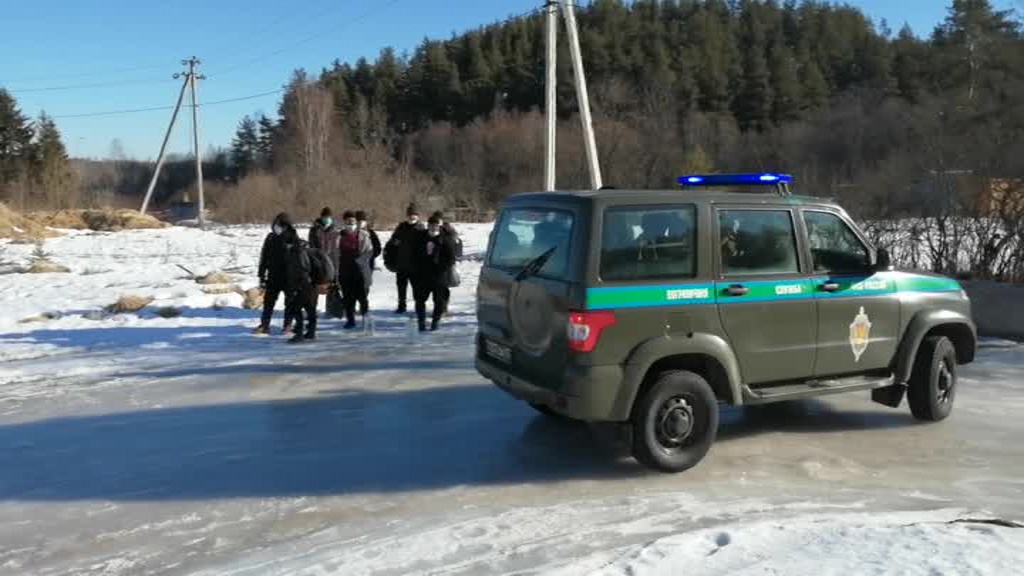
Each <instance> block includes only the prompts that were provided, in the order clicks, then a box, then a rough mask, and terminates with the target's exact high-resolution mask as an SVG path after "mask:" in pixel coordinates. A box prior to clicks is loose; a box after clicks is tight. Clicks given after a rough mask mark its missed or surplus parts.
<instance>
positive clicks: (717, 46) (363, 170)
mask: <svg viewBox="0 0 1024 576" xmlns="http://www.w3.org/2000/svg"><path fill="white" fill-rule="evenodd" d="M579 21H580V26H581V28H582V33H581V41H582V45H583V55H584V61H585V63H586V66H587V73H588V76H589V79H590V82H591V85H592V98H593V100H594V108H595V127H596V131H597V134H598V145H599V149H600V156H601V162H602V166H603V169H604V171H605V174H606V178H605V179H606V181H607V182H609V183H611V184H613V185H616V186H619V187H666V186H671V185H672V183H673V182H674V179H675V177H676V176H677V175H679V174H681V173H684V172H687V171H698V170H699V171H709V170H720V171H728V170H769V169H771V170H786V171H790V172H793V173H795V174H796V176H797V179H798V182H799V188H800V190H802V191H804V192H806V193H813V194H820V195H839V196H842V197H843V198H844V200H845V201H846V202H847V203H848V204H850V205H851V206H853V207H856V208H857V210H858V211H859V212H861V213H862V214H863V215H865V216H870V215H872V214H881V213H883V212H884V213H885V215H899V214H900V213H902V212H907V213H909V212H913V211H914V210H916V209H920V208H921V203H920V198H918V197H916V196H915V194H919V193H920V192H921V190H922V189H928V190H938V189H942V188H943V187H946V188H948V187H949V183H945V182H944V181H943V180H944V179H943V175H945V174H953V173H963V172H965V171H969V172H971V173H973V174H976V175H979V176H991V177H999V178H1013V177H1020V176H1024V174H1022V173H1021V172H1022V171H1024V163H1021V162H1019V160H1018V159H1019V158H1022V157H1024V140H1022V138H1021V134H1022V130H1024V99H1022V98H1021V96H1022V95H1024V39H1022V36H1021V29H1020V24H1019V21H1018V20H1016V19H1015V17H1014V15H1013V14H1012V13H1009V12H1001V11H997V10H995V9H993V8H992V6H991V5H990V3H989V2H988V1H987V0H954V1H953V2H952V4H951V5H950V6H949V9H948V16H947V18H946V19H945V21H944V22H943V23H942V24H941V25H940V26H938V27H937V28H936V29H935V30H934V31H933V32H932V33H931V35H930V36H929V37H928V38H920V37H918V36H916V35H915V34H914V33H913V32H912V31H911V30H909V29H908V28H906V27H904V28H903V29H901V30H900V31H899V32H896V33H893V32H892V31H891V30H889V29H888V28H887V27H886V25H885V24H884V23H883V24H881V25H878V26H876V25H874V24H873V23H872V22H871V20H870V19H869V18H868V17H867V16H866V15H865V14H864V13H862V12H861V11H859V10H858V9H856V8H852V7H849V6H843V5H835V4H831V3H826V2H816V1H807V2H801V3H798V2H795V1H792V0H791V1H787V2H785V3H779V2H773V1H769V2H764V1H757V0H741V1H734V2H726V1H724V0H671V1H658V0H639V1H636V2H632V3H627V2H623V1H621V0H597V1H595V2H593V3H592V4H591V5H589V6H587V7H584V8H581V9H580V13H579ZM559 49H560V60H559V77H560V82H561V83H560V87H559V109H558V113H559V118H560V120H561V122H560V135H559V136H560V143H559V159H560V163H559V185H560V187H565V188H571V187H581V186H584V185H585V182H586V179H585V172H584V164H583V154H582V146H581V140H580V138H579V128H578V123H577V120H576V117H575V115H576V109H577V105H576V102H575V92H574V90H573V88H572V84H571V70H570V68H569V66H568V62H569V59H568V53H567V47H566V46H565V45H561V46H560V47H559ZM543 51H544V41H543V30H542V16H541V15H539V14H537V15H532V16H530V17H525V18H519V19H513V20H511V21H508V22H503V23H499V24H494V25H491V26H486V27H483V28H480V29H477V30H472V31H469V32H467V33H465V34H462V35H458V36H455V37H453V38H450V39H447V40H430V39H427V40H424V41H423V43H422V44H421V45H420V46H419V47H418V48H417V49H416V50H415V52H413V53H412V54H410V55H408V56H400V55H398V54H396V53H395V52H394V50H391V49H385V50H383V51H382V52H381V54H380V56H379V57H378V58H377V59H376V60H375V61H373V62H370V61H367V60H359V61H358V62H355V63H353V64H349V63H341V62H335V63H333V64H332V65H331V66H330V67H329V68H326V69H324V70H322V71H321V72H320V73H319V74H317V75H315V76H313V75H309V74H307V73H306V72H303V71H299V72H296V73H295V76H294V77H293V78H292V79H291V82H290V84H289V88H288V91H287V93H286V96H285V97H284V99H283V101H282V103H281V106H280V110H279V118H277V119H268V118H265V117H264V118H258V119H257V118H246V119H243V120H242V122H241V124H240V126H239V130H238V135H237V137H236V139H235V142H234V144H233V146H232V151H231V153H230V155H229V156H230V158H231V162H232V168H231V170H232V172H233V174H234V180H235V181H236V182H237V183H238V184H237V187H229V189H228V190H225V191H224V197H223V199H225V200H228V199H230V201H231V202H233V203H235V202H239V201H241V199H248V200H252V201H254V202H255V204H257V205H262V204H263V199H264V197H265V196H267V195H272V196H274V197H275V199H276V198H278V195H283V197H284V198H286V199H287V201H288V202H289V203H295V204H298V205H299V206H302V207H304V208H306V209H312V208H313V206H314V205H316V204H318V203H320V202H322V201H326V200H328V199H332V200H333V201H334V203H339V201H340V202H341V203H349V204H358V203H362V204H369V205H371V206H370V207H372V208H375V209H377V210H378V211H381V212H384V213H386V214H388V215H391V214H392V213H393V211H394V210H397V209H398V208H399V207H400V206H401V205H402V204H403V203H404V201H405V200H406V199H407V198H408V197H409V196H413V195H415V196H424V195H431V196H441V197H444V198H446V199H448V200H449V201H450V202H454V201H458V202H460V203H463V204H466V205H470V206H474V207H478V208H487V207H491V206H493V205H494V204H495V203H496V202H497V201H499V200H500V199H501V198H502V197H504V196H505V195H507V194H510V193H513V192H516V191H522V190H530V189H535V188H537V187H538V186H539V185H540V179H541V177H540V171H541V170H540V166H541V165H542V154H543V140H542V134H543V130H542V122H543V117H542V112H541V107H542V104H543V83H542V78H543ZM270 180H273V181H272V182H271V181H270ZM267 209H269V207H268V208H267ZM253 215H254V214H253Z"/></svg>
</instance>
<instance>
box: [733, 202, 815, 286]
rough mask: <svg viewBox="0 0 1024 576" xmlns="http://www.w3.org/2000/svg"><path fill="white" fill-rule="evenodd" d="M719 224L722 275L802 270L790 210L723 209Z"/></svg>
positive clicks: (791, 272) (780, 272)
mask: <svg viewBox="0 0 1024 576" xmlns="http://www.w3.org/2000/svg"><path fill="white" fill-rule="evenodd" d="M718 226H719V239H720V240H721V243H722V245H721V251H722V274H725V275H752V274H793V273H797V272H799V271H800V263H799V260H798V259H797V249H796V234H795V233H794V230H793V218H792V216H791V214H790V212H789V211H788V210H722V211H721V212H719V213H718Z"/></svg>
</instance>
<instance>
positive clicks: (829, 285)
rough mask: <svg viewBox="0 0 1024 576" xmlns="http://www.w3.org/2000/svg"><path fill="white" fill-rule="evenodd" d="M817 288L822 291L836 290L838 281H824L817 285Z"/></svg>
mask: <svg viewBox="0 0 1024 576" xmlns="http://www.w3.org/2000/svg"><path fill="white" fill-rule="evenodd" d="M819 288H820V289H821V291H822V292H838V291H839V283H838V282H825V283H824V284H822V285H821V286H819Z"/></svg>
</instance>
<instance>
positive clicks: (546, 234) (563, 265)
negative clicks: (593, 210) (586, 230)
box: [488, 208, 574, 279]
mask: <svg viewBox="0 0 1024 576" xmlns="http://www.w3.org/2000/svg"><path fill="white" fill-rule="evenodd" d="M573 223H574V219H573V215H572V213H571V212H568V211H566V210H553V209H547V208H512V209H508V210H505V211H504V212H503V213H502V215H501V220H500V221H499V222H498V226H497V227H496V228H495V230H494V243H493V245H492V247H491V254H490V260H489V262H488V263H489V264H490V265H491V266H493V267H495V268H502V269H506V270H509V271H510V272H519V271H520V270H521V269H522V268H523V267H524V266H526V265H527V264H529V263H530V261H531V260H534V259H535V258H537V257H539V256H541V255H542V254H544V253H545V252H546V251H548V250H550V249H551V248H554V249H555V250H554V252H552V253H551V256H550V257H549V258H548V260H547V262H545V263H544V266H543V267H541V269H540V270H539V271H538V272H537V275H538V276H545V277H548V278H555V279H564V278H566V277H567V276H568V272H569V244H570V239H571V238H572V229H573Z"/></svg>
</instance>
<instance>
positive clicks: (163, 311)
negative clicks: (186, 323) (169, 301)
mask: <svg viewBox="0 0 1024 576" xmlns="http://www.w3.org/2000/svg"><path fill="white" fill-rule="evenodd" d="M156 315H157V316H159V317H161V318H178V317H180V316H181V308H178V307H175V306H163V307H161V308H158V309H157V311H156Z"/></svg>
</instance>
